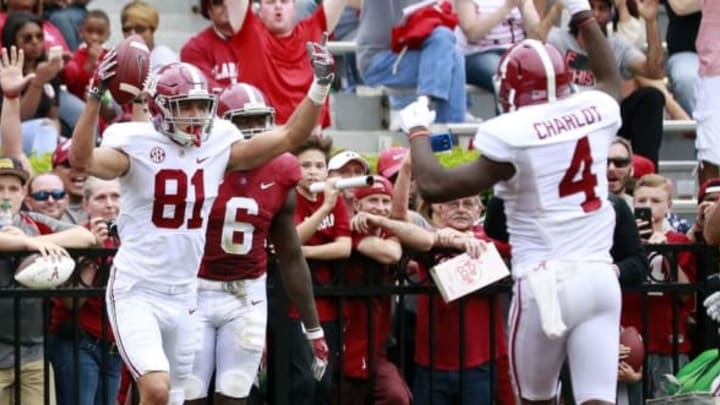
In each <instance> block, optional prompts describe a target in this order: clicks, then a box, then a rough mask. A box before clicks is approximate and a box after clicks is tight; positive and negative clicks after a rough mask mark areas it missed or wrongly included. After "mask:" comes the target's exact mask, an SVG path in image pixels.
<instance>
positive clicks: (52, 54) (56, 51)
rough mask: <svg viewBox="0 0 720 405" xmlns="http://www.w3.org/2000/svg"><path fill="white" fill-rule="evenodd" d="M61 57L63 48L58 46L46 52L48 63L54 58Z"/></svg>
mask: <svg viewBox="0 0 720 405" xmlns="http://www.w3.org/2000/svg"><path fill="white" fill-rule="evenodd" d="M62 56H63V48H62V46H60V45H55V46H52V47H50V49H48V52H47V58H48V61H51V60H53V59H55V58H62Z"/></svg>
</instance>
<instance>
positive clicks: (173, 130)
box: [155, 91, 217, 146]
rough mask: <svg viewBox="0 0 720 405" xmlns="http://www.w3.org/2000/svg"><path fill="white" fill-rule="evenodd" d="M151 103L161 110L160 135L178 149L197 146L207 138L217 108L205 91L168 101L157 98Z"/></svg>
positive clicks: (174, 97) (212, 97) (168, 98)
mask: <svg viewBox="0 0 720 405" xmlns="http://www.w3.org/2000/svg"><path fill="white" fill-rule="evenodd" d="M155 102H156V104H157V105H158V107H159V108H160V109H163V110H165V111H164V114H162V115H163V118H162V122H161V123H160V125H161V132H162V133H164V134H165V135H167V136H169V137H170V139H172V140H173V141H175V142H177V143H178V144H180V145H182V146H200V145H201V144H202V142H204V141H206V140H207V138H208V136H210V130H211V128H212V123H213V117H215V110H216V108H217V98H216V97H215V96H214V95H212V94H209V93H207V92H206V91H199V92H197V93H196V94H193V93H192V92H190V93H189V94H187V95H180V96H171V97H166V96H160V95H158V96H157V97H156V99H155ZM193 107H194V108H193ZM197 110H199V111H200V113H199V114H197V113H196V111H197Z"/></svg>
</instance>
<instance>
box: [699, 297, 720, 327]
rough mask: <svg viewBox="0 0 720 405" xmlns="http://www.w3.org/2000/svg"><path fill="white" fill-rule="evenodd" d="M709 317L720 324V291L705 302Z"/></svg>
mask: <svg viewBox="0 0 720 405" xmlns="http://www.w3.org/2000/svg"><path fill="white" fill-rule="evenodd" d="M703 305H704V306H705V310H706V311H707V315H708V316H709V317H710V319H712V320H713V321H715V322H720V291H715V292H714V293H712V294H710V295H709V296H708V297H707V298H705V301H703Z"/></svg>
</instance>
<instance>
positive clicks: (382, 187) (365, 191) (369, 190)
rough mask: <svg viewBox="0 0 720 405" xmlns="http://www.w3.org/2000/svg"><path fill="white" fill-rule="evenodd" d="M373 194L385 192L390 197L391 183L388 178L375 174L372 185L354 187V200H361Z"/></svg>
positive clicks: (391, 193)
mask: <svg viewBox="0 0 720 405" xmlns="http://www.w3.org/2000/svg"><path fill="white" fill-rule="evenodd" d="M373 194H385V195H388V196H390V197H391V198H392V196H393V186H392V183H390V180H388V179H386V178H384V177H380V176H375V182H374V183H373V185H372V186H367V187H360V188H356V189H355V192H354V196H355V199H356V200H361V199H363V198H365V197H367V196H369V195H373Z"/></svg>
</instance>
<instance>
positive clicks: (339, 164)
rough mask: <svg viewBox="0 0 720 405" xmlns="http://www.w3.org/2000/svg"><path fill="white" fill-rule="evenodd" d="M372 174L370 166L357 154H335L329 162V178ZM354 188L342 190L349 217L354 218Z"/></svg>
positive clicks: (352, 152)
mask: <svg viewBox="0 0 720 405" xmlns="http://www.w3.org/2000/svg"><path fill="white" fill-rule="evenodd" d="M366 174H370V165H368V163H367V161H366V160H365V159H364V158H363V157H362V156H361V155H360V154H359V153H357V152H354V151H351V150H346V151H342V152H340V153H337V154H335V156H333V157H332V158H331V159H330V161H329V162H328V177H341V178H343V179H347V178H350V177H357V176H364V175H366ZM354 190H355V189H354V188H345V189H342V190H341V192H342V195H343V198H344V199H345V204H346V206H347V209H348V215H349V216H352V214H353V208H352V206H353V205H352V200H353V197H354V195H355V191H354Z"/></svg>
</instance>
